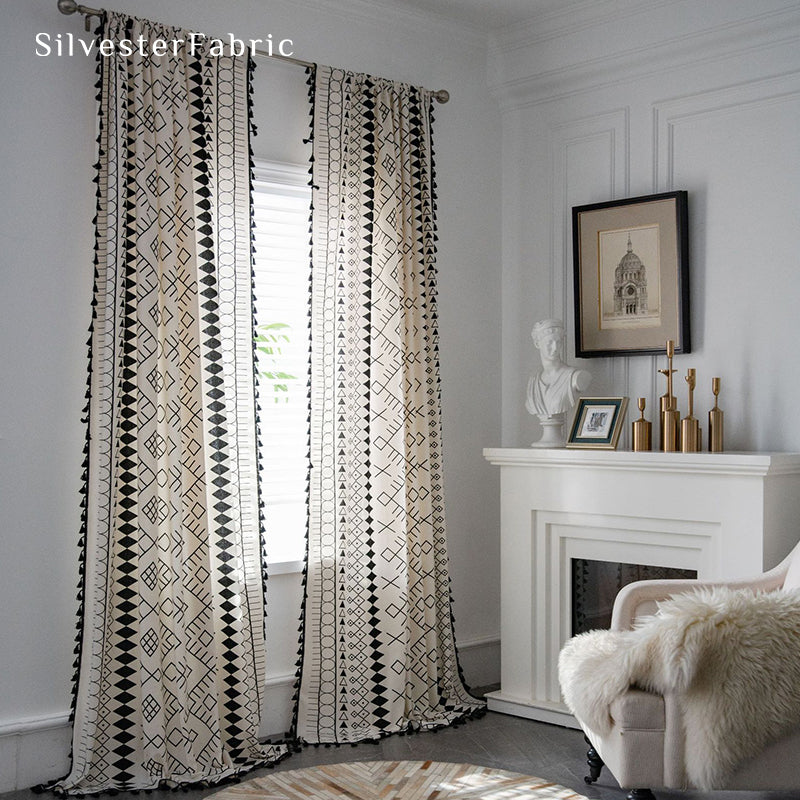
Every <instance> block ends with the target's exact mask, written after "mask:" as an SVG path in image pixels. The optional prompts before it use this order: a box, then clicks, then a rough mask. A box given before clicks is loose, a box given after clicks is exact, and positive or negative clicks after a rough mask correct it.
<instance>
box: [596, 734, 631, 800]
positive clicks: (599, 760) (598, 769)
mask: <svg viewBox="0 0 800 800" xmlns="http://www.w3.org/2000/svg"><path fill="white" fill-rule="evenodd" d="M583 738H584V739H586V744H588V745H589V749H588V750H587V752H586V763H587V764H588V765H589V774H588V775H587V776H586V777H585V778H584V780H585V781H586V783H594V782H595V781H596V780H597V779H598V778H599V777H600V772H601V770H602V769H603V759H602V758H600V753H598V752H597V750H595V749H594V745H593V744H592V743H591V742H590V741H589V739H588V737H586V736H584V737H583ZM641 800H647V799H646V798H641Z"/></svg>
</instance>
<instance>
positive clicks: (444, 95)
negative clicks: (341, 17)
mask: <svg viewBox="0 0 800 800" xmlns="http://www.w3.org/2000/svg"><path fill="white" fill-rule="evenodd" d="M58 10H59V11H60V12H61V13H62V14H67V15H69V14H75V13H78V14H83V16H84V17H86V20H85V25H86V30H87V31H89V30H91V19H92V17H97V18H98V19H100V20H101V19H103V15H104V13H105V12H103V11H102V10H101V9H99V8H89V6H82V5H80V4H79V3H76V2H75V0H58ZM253 53H254V54H255V55H257V56H261V57H262V58H276V59H278V60H279V61H287V62H288V63H290V64H297V65H298V66H300V67H307V68H310V69H313V68H314V67H315V66H316V64H313V63H312V62H311V61H303V60H302V59H301V58H292V56H282V55H280V54H279V53H266V52H264V51H263V50H259V49H258V48H254V49H253ZM431 97H432V98H433V99H434V100H436V102H437V103H446V102H447V101H448V100H449V99H450V92H448V91H447V89H439V90H437V91H431Z"/></svg>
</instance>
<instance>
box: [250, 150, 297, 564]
mask: <svg viewBox="0 0 800 800" xmlns="http://www.w3.org/2000/svg"><path fill="white" fill-rule="evenodd" d="M310 203H311V187H310V186H309V185H308V171H307V168H303V167H299V166H294V165H287V164H275V163H269V162H262V161H258V160H257V161H256V163H255V170H254V179H253V217H254V238H255V241H254V245H255V258H254V274H255V297H256V352H257V361H256V366H257V373H258V393H259V398H260V406H261V413H260V428H259V433H260V436H261V442H262V474H261V489H262V494H263V499H264V504H265V510H264V513H265V519H266V544H267V561H268V562H269V564H270V566H271V567H273V571H281V570H283V571H287V570H293V569H298V568H299V563H300V562H302V560H303V558H304V557H305V552H304V550H305V531H306V492H307V485H306V484H307V478H308V352H309V336H310V333H309V324H308V323H309V319H308V311H309V274H310V267H309V258H310V255H309V254H310V246H309V232H308V230H309V224H308V217H309V207H310Z"/></svg>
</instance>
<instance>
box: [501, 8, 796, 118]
mask: <svg viewBox="0 0 800 800" xmlns="http://www.w3.org/2000/svg"><path fill="white" fill-rule="evenodd" d="M631 1H632V0H597V2H593V0H588V1H587V0H579V2H576V3H573V4H571V5H569V6H567V7H565V9H564V10H562V12H561V13H558V14H555V13H554V14H551V15H550V16H549V17H548V21H549V28H548V25H547V24H543V25H542V26H534V27H535V32H534V33H530V31H531V30H533V29H531V28H530V27H529V28H528V33H529V35H528V36H527V37H526V36H525V33H524V32H521V31H515V32H513V33H512V34H510V35H509V37H508V39H507V40H506V39H503V37H502V36H500V37H495V38H494V39H493V40H492V42H491V43H490V48H489V54H488V64H489V69H488V72H489V81H488V82H489V86H490V88H491V89H492V90H493V91H494V92H495V93H496V95H497V96H498V98H499V100H500V103H501V107H502V108H503V109H507V108H508V107H518V106H524V105H532V104H535V103H538V102H543V101H547V100H552V99H555V98H558V97H564V96H569V95H571V94H577V93H581V92H586V91H596V90H597V89H599V88H602V87H604V86H608V85H612V84H617V83H620V82H622V81H629V80H634V79H638V78H641V77H646V76H647V75H654V74H659V73H661V72H663V71H665V70H669V69H678V68H681V69H685V68H687V67H691V66H696V65H699V64H701V63H708V62H713V61H719V60H723V59H726V58H730V57H731V56H732V55H736V56H737V57H739V56H741V55H743V54H746V53H755V52H758V51H759V50H762V49H764V48H774V47H777V46H780V45H783V44H788V45H793V46H796V43H797V39H798V37H799V36H800V5H798V4H797V3H796V2H792V3H790V4H784V5H782V6H781V7H779V8H773V9H771V10H768V11H765V12H763V13H760V14H753V15H752V16H749V17H747V18H746V19H738V20H734V21H731V22H727V23H720V24H718V25H714V26H713V27H708V28H705V29H701V30H695V31H688V32H687V31H683V32H680V33H676V32H675V31H673V32H672V35H669V36H665V37H664V38H662V39H661V40H659V41H655V42H650V43H647V44H645V45H640V46H639V47H635V46H630V47H627V48H626V49H625V50H623V51H619V50H614V51H613V52H611V53H609V54H607V55H602V56H598V57H595V58H584V59H583V60H581V58H580V56H581V53H580V52H578V51H575V52H574V56H575V58H573V60H572V62H571V63H568V64H566V65H563V66H559V67H557V68H553V69H547V68H545V69H542V66H543V65H542V64H537V63H536V53H537V45H538V47H539V48H541V46H542V45H544V44H546V45H547V46H549V47H553V46H554V44H556V43H558V44H559V45H560V46H563V48H568V47H569V37H572V36H574V35H575V33H576V32H577V31H581V30H586V29H591V28H593V27H595V26H598V25H600V24H603V25H605V24H607V23H609V22H613V21H615V20H617V19H623V18H624V19H628V20H629V19H630V18H631V15H632V14H634V13H635V14H638V13H643V12H644V11H647V10H651V11H652V10H653V9H656V8H659V7H668V6H669V5H670V2H669V0H652V1H650V2H646V1H645V0H639V1H638V2H635V8H633V7H632V6H631ZM567 9H571V11H572V13H573V14H574V17H573V18H572V21H571V23H570V24H564V17H565V15H566V11H567ZM602 9H605V12H606V13H605V14H601V13H600V12H601V10H602ZM626 9H627V10H626ZM587 15H588V16H587ZM559 40H561V41H559ZM562 52H563V51H562ZM528 53H530V54H531V55H530V56H529V57H528V58H526V54H528Z"/></svg>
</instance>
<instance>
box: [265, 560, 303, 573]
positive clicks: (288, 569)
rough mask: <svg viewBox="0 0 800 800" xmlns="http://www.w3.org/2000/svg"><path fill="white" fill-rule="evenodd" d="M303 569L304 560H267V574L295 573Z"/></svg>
mask: <svg viewBox="0 0 800 800" xmlns="http://www.w3.org/2000/svg"><path fill="white" fill-rule="evenodd" d="M302 571H303V562H302V561H301V560H299V559H298V560H295V561H267V575H268V576H272V575H294V574H300V573H301V572H302Z"/></svg>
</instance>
